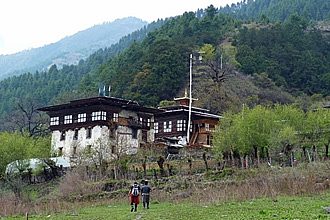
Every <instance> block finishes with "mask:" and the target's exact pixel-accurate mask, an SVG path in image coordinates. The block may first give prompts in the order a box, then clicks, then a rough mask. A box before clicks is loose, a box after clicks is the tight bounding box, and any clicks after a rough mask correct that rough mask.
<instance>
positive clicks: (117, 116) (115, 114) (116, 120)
mask: <svg viewBox="0 0 330 220" xmlns="http://www.w3.org/2000/svg"><path fill="white" fill-rule="evenodd" d="M118 118H119V114H118V113H113V118H112V120H113V121H114V122H118Z"/></svg>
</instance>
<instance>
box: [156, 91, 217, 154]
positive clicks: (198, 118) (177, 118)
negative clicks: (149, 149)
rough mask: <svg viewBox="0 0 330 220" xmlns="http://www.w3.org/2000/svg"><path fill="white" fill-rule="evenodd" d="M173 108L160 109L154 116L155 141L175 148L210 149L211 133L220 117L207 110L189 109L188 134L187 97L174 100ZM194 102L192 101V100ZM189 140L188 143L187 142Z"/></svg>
mask: <svg viewBox="0 0 330 220" xmlns="http://www.w3.org/2000/svg"><path fill="white" fill-rule="evenodd" d="M174 100H175V101H176V104H175V105H173V106H168V107H163V108H160V110H162V111H160V112H158V113H156V114H155V122H154V132H155V140H162V139H163V140H164V141H166V142H167V143H169V144H168V145H170V146H171V145H172V146H173V147H174V148H175V147H180V145H181V146H186V145H189V146H193V147H194V146H195V147H210V146H211V145H212V131H213V130H214V129H215V126H216V125H217V124H218V122H219V119H220V118H221V116H219V115H216V114H212V113H210V111H209V110H207V109H202V108H196V107H193V106H192V107H191V111H190V112H191V113H190V115H191V116H190V117H191V119H190V121H191V122H190V126H189V130H190V132H189V134H188V132H187V130H188V121H189V97H187V94H185V96H184V97H182V98H175V99H174ZM192 100H194V99H192ZM188 138H189V141H188Z"/></svg>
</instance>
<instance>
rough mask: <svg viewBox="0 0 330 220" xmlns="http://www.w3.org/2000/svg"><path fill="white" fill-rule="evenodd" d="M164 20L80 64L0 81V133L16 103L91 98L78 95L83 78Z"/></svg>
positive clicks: (122, 39)
mask: <svg viewBox="0 0 330 220" xmlns="http://www.w3.org/2000/svg"><path fill="white" fill-rule="evenodd" d="M164 22H165V21H164V20H158V21H156V22H152V23H150V24H148V25H147V26H145V27H144V28H142V29H140V30H137V31H135V32H133V33H131V34H128V35H127V36H125V37H123V38H121V39H120V40H119V42H118V43H116V44H113V45H112V46H111V47H108V48H104V49H99V50H98V51H96V52H95V53H93V54H92V55H90V56H89V57H88V58H87V59H86V60H80V62H79V63H78V64H77V65H64V66H63V68H62V69H58V68H57V67H56V66H55V65H53V66H51V68H50V69H49V70H48V71H41V72H38V71H37V72H35V73H25V74H22V75H19V76H12V77H9V78H6V79H4V80H2V81H0V122H1V123H0V130H3V129H8V127H11V125H8V124H7V123H9V124H11V123H12V120H11V118H14V117H15V114H16V108H17V104H18V103H21V104H22V105H30V104H33V105H34V106H35V107H36V106H37V107H38V106H39V107H41V106H45V105H48V104H54V103H61V102H65V101H68V100H70V99H72V98H77V97H83V96H88V95H89V94H86V93H84V91H80V92H78V87H79V83H80V80H81V78H82V77H83V76H84V75H86V74H87V73H89V72H93V71H96V70H97V69H98V68H99V66H100V65H102V64H103V63H105V62H106V61H108V60H109V59H111V58H112V57H113V56H115V55H116V54H118V53H120V52H121V51H123V50H125V49H126V48H127V47H128V46H129V45H131V44H132V42H139V41H141V40H143V39H144V38H145V37H146V35H147V34H148V33H149V32H151V31H153V30H155V29H157V28H159V27H160V26H161V25H162V24H163V23H164ZM90 91H91V93H90V95H97V88H92V89H90Z"/></svg>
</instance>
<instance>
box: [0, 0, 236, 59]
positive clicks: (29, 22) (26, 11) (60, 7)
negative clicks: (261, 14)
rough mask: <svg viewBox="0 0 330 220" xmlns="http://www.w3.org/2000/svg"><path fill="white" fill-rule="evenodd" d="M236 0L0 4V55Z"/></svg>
mask: <svg viewBox="0 0 330 220" xmlns="http://www.w3.org/2000/svg"><path fill="white" fill-rule="evenodd" d="M237 1H238V0H0V55H1V54H12V53H16V52H19V51H22V50H26V49H31V48H36V47H41V46H43V45H46V44H50V43H54V42H56V41H59V40H60V39H62V38H64V37H65V36H70V35H72V34H75V33H77V32H78V31H81V30H84V29H87V28H89V27H92V26H93V25H96V24H102V23H104V22H112V21H114V20H115V19H118V18H125V17H129V16H133V17H137V18H140V19H142V20H144V21H147V22H152V21H155V20H157V19H158V18H166V17H172V16H176V15H181V14H183V13H184V12H186V11H196V10H197V9H198V8H203V9H204V8H207V7H208V6H209V5H211V4H213V5H214V6H215V7H217V8H219V7H220V6H225V5H226V4H229V5H230V4H231V3H236V2H237Z"/></svg>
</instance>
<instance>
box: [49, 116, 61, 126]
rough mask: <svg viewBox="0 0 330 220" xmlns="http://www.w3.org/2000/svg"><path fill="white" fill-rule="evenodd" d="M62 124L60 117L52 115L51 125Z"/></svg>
mask: <svg viewBox="0 0 330 220" xmlns="http://www.w3.org/2000/svg"><path fill="white" fill-rule="evenodd" d="M59 124H60V117H51V118H50V125H59Z"/></svg>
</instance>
